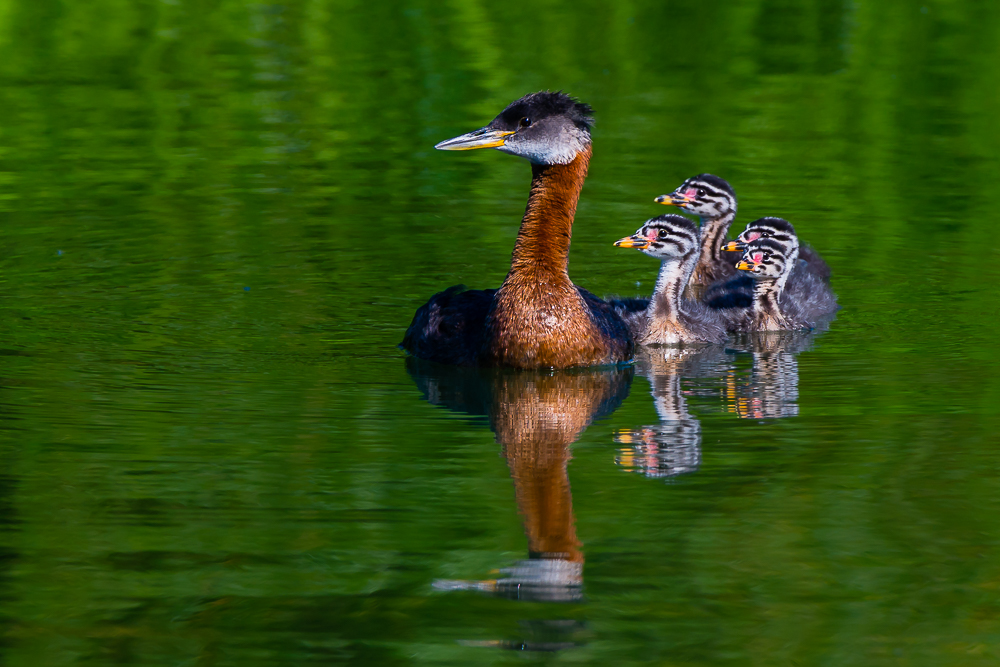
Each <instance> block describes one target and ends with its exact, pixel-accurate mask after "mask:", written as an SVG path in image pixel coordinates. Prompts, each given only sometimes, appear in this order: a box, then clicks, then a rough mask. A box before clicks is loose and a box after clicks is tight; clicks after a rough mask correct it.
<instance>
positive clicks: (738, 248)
mask: <svg viewBox="0 0 1000 667" xmlns="http://www.w3.org/2000/svg"><path fill="white" fill-rule="evenodd" d="M722 249H723V250H725V251H727V252H743V251H744V250H746V249H747V244H746V243H740V242H739V241H730V242H729V243H727V244H726V245H724V246H722Z"/></svg>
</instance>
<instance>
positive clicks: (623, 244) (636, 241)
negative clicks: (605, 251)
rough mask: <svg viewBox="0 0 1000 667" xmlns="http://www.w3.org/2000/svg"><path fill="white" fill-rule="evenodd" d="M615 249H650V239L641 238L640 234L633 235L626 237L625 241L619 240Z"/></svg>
mask: <svg viewBox="0 0 1000 667" xmlns="http://www.w3.org/2000/svg"><path fill="white" fill-rule="evenodd" d="M615 247H618V248H638V249H639V250H643V249H645V248H648V247H649V239H647V238H646V237H645V236H639V235H638V234H633V235H632V236H626V237H625V238H623V239H618V240H617V241H615Z"/></svg>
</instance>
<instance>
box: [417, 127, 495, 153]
mask: <svg viewBox="0 0 1000 667" xmlns="http://www.w3.org/2000/svg"><path fill="white" fill-rule="evenodd" d="M512 134H514V131H513V130H509V131H508V130H491V129H490V128H488V127H483V128H480V129H478V130H476V131H475V132H469V133H467V134H463V135H461V136H458V137H455V138H454V139H448V140H446V141H442V142H441V143H439V144H437V145H435V146H434V148H436V149H438V150H439V151H471V150H475V149H476V148H496V147H497V146H503V144H504V142H505V141H506V137H508V136H510V135H512Z"/></svg>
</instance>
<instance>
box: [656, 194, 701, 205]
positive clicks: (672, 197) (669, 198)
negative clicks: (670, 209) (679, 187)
mask: <svg viewBox="0 0 1000 667" xmlns="http://www.w3.org/2000/svg"><path fill="white" fill-rule="evenodd" d="M653 201H655V202H656V203H657V204H663V205H664V206H677V207H680V208H683V207H685V206H687V205H688V204H690V203H691V202H693V201H694V200H693V199H691V198H690V197H685V196H684V195H679V194H677V193H676V192H671V193H670V194H669V195H660V196H659V197H657V198H656V199H654V200H653Z"/></svg>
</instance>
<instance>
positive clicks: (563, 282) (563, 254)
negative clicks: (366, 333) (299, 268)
mask: <svg viewBox="0 0 1000 667" xmlns="http://www.w3.org/2000/svg"><path fill="white" fill-rule="evenodd" d="M590 114H591V110H590V107H589V106H587V105H586V104H583V103H581V102H577V101H576V100H574V99H573V98H571V97H569V96H568V95H565V94H563V93H550V92H540V93H533V94H531V95H526V96H525V97H522V98H521V99H519V100H516V101H514V102H512V103H511V104H509V105H508V106H507V107H506V108H505V109H504V110H503V111H502V112H501V113H500V114H499V115H498V116H497V117H496V118H494V119H493V121H492V122H490V124H489V125H487V126H486V127H484V128H482V129H479V130H476V131H474V132H470V133H468V134H464V135H462V136H459V137H455V138H454V139H449V140H448V141H443V142H441V143H440V144H438V145H437V146H436V148H439V149H442V150H469V149H474V148H496V149H497V150H500V151H503V152H505V153H510V154H512V155H519V156H521V157H524V158H527V159H528V160H529V161H530V162H531V164H532V181H531V192H530V194H529V196H528V206H527V209H526V211H525V213H524V218H523V219H522V221H521V229H520V230H519V232H518V235H517V241H516V242H515V244H514V253H513V257H512V259H511V267H510V272H509V273H508V274H507V277H506V279H504V282H503V284H502V285H501V286H500V288H499V289H497V290H477V291H472V290H469V291H462V288H461V287H453V288H450V289H448V290H445V291H444V292H441V293H439V294H436V295H435V296H434V297H432V298H431V300H430V301H429V302H427V303H426V304H425V305H424V306H422V307H421V308H419V309H418V310H417V313H416V315H415V316H414V318H413V322H412V323H411V325H410V327H409V329H407V331H406V335H405V337H404V338H403V342H402V344H401V346H402V347H403V348H404V349H405V350H407V351H408V352H410V353H411V354H413V355H415V356H419V357H422V358H425V359H433V360H435V361H438V362H441V363H446V364H461V365H486V366H512V367H515V368H569V367H574V366H592V365H600V364H610V363H617V362H622V361H627V360H629V359H630V358H631V356H632V348H633V342H632V337H631V335H630V334H629V331H628V328H627V327H626V325H625V322H624V321H623V320H622V319H621V317H620V316H619V315H618V314H616V313H615V311H614V310H613V309H612V308H611V307H610V306H608V304H606V303H604V302H603V301H601V300H600V299H598V298H597V297H595V296H593V295H592V294H590V293H589V292H587V291H585V290H581V289H579V288H577V287H576V286H575V285H574V284H573V283H572V282H571V281H570V279H569V275H568V273H567V264H568V261H569V243H570V236H571V233H572V227H573V217H574V215H575V213H576V205H577V201H578V199H579V196H580V189H581V188H582V187H583V182H584V179H585V178H586V176H587V167H588V165H589V162H590V155H591V140H590V124H591V122H592V120H591V117H590Z"/></svg>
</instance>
